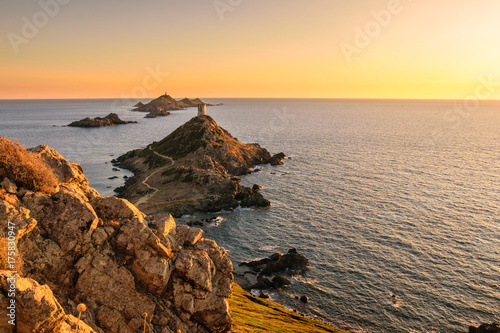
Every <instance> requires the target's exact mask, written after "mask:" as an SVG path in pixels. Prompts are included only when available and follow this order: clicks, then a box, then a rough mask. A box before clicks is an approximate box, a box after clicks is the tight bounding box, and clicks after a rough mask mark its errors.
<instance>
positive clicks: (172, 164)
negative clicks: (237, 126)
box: [114, 115, 285, 216]
mask: <svg viewBox="0 0 500 333" xmlns="http://www.w3.org/2000/svg"><path fill="white" fill-rule="evenodd" d="M284 157H285V155H284V154H283V153H280V154H276V155H274V156H272V155H271V154H270V153H269V152H268V151H267V150H266V149H264V148H262V147H260V146H259V145H258V144H255V143H254V144H244V143H241V142H239V141H238V140H237V139H235V138H234V137H233V136H231V134H229V133H228V132H227V131H226V130H225V129H223V128H221V127H220V126H219V125H217V123H216V122H215V121H214V120H213V119H212V118H211V117H210V116H207V115H201V116H197V117H195V118H193V119H191V120H190V121H188V122H187V123H185V124H184V125H182V126H181V127H179V128H178V129H176V130H175V131H174V132H173V133H171V134H170V135H168V136H167V137H166V138H164V139H163V140H161V141H159V142H155V143H152V144H150V145H149V146H147V147H146V148H144V149H139V150H134V151H130V152H128V153H126V154H125V155H122V156H120V157H119V158H118V159H117V160H116V161H114V162H115V163H117V164H118V165H119V166H120V167H122V168H125V169H129V170H131V171H132V172H134V173H135V177H133V178H131V179H129V180H127V182H126V183H125V186H124V187H122V188H119V189H117V192H119V196H120V197H123V198H126V199H128V200H130V201H131V202H132V203H134V204H135V205H136V206H137V207H139V208H140V209H142V210H144V211H146V212H155V211H168V212H170V213H171V214H173V215H174V216H180V215H183V214H188V213H192V212H213V211H219V210H221V209H233V208H236V207H238V206H242V207H251V206H257V207H267V206H269V205H270V202H269V201H268V200H267V199H265V198H264V197H263V196H262V195H261V194H260V193H259V191H258V187H255V188H248V187H245V186H242V185H241V184H240V178H239V176H241V175H245V174H248V173H249V172H250V169H251V168H252V167H254V166H256V165H260V164H267V163H270V164H273V165H278V164H281V163H282V159H283V158H284Z"/></svg>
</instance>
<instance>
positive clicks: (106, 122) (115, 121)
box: [68, 113, 137, 127]
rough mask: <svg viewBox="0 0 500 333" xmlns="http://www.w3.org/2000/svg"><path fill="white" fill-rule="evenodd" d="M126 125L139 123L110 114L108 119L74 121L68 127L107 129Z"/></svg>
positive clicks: (97, 118) (88, 118)
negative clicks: (107, 127)
mask: <svg viewBox="0 0 500 333" xmlns="http://www.w3.org/2000/svg"><path fill="white" fill-rule="evenodd" d="M125 124H137V121H123V120H121V119H120V117H118V115H117V114H116V113H110V114H108V115H107V116H106V117H104V118H101V117H96V118H93V119H92V118H90V117H87V118H84V119H81V120H78V121H74V122H72V123H71V124H69V125H68V126H71V127H106V126H114V125H125Z"/></svg>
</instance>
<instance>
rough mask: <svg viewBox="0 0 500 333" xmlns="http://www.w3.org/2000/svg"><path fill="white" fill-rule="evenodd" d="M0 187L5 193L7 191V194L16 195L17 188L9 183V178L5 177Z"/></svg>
mask: <svg viewBox="0 0 500 333" xmlns="http://www.w3.org/2000/svg"><path fill="white" fill-rule="evenodd" d="M0 185H2V187H3V188H4V190H5V191H7V193H10V194H16V193H17V186H16V184H14V183H13V182H11V181H10V179H9V178H7V177H5V178H4V179H3V181H2V183H0Z"/></svg>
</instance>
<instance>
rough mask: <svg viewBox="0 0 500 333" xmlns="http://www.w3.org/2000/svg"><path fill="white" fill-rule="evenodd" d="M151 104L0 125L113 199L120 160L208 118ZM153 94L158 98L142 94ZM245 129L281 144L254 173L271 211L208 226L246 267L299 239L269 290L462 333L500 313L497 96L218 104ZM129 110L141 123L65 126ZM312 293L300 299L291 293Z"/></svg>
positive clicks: (98, 106) (28, 114)
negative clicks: (52, 153) (292, 269)
mask: <svg viewBox="0 0 500 333" xmlns="http://www.w3.org/2000/svg"><path fill="white" fill-rule="evenodd" d="M138 101H139V100H134V101H128V100H121V99H94V100H92V99H88V100H1V101H0V135H1V136H4V137H7V138H13V139H16V140H18V141H19V142H20V143H21V144H23V145H24V146H26V147H34V146H37V145H40V144H46V145H49V146H51V147H53V148H55V149H56V150H57V151H59V152H60V153H61V154H62V155H63V156H64V157H66V158H67V159H69V160H71V161H74V162H76V163H79V164H81V165H82V167H83V169H84V171H85V175H86V176H87V177H88V179H89V181H90V184H91V186H93V187H94V188H96V189H97V190H98V191H99V193H100V194H101V195H114V194H115V193H114V189H115V188H116V187H118V186H121V185H123V183H124V177H125V176H131V175H132V174H131V173H130V172H129V171H127V170H116V169H113V168H114V167H113V165H112V163H111V160H112V159H114V158H116V157H118V156H119V155H121V154H123V153H125V152H127V151H129V150H132V149H138V148H143V147H145V146H146V145H148V144H149V143H151V142H153V141H159V140H161V139H162V138H164V137H165V136H167V135H168V134H169V133H171V132H172V131H173V130H175V129H176V128H177V127H179V126H180V125H182V124H183V123H185V122H186V121H188V120H189V119H190V118H192V117H194V116H196V113H197V110H196V109H195V108H190V109H187V110H181V111H173V112H172V115H170V116H168V117H163V118H156V119H145V118H143V117H144V113H139V112H132V111H131V107H132V105H133V104H135V103H136V102H138ZM141 101H143V102H147V101H148V100H141ZM206 101H207V102H209V103H223V105H221V106H213V107H208V110H207V112H208V114H209V115H211V116H212V117H213V118H214V119H215V120H216V121H217V123H218V124H219V125H220V126H222V127H223V128H225V129H227V130H228V131H229V132H230V133H231V134H232V135H233V136H234V137H236V138H238V140H240V141H242V142H246V143H253V142H257V143H259V144H260V145H261V146H263V147H265V148H267V149H268V150H269V151H270V152H271V153H278V152H284V153H285V154H286V155H287V156H288V158H287V159H286V160H285V164H284V165H282V166H262V171H261V172H258V173H253V174H250V175H247V176H244V177H243V180H242V182H243V184H245V185H249V186H251V185H253V184H259V185H262V186H263V188H262V190H261V193H262V194H263V195H264V196H265V197H266V198H267V199H269V200H270V201H271V202H272V206H271V207H270V208H267V209H239V208H238V209H235V210H234V211H223V212H214V213H213V214H208V215H207V214H206V215H194V216H185V217H183V218H180V219H178V223H186V222H187V221H189V220H197V219H201V218H206V217H218V219H217V223H214V224H211V225H207V226H205V227H203V229H204V231H205V237H208V238H212V239H215V240H216V241H217V243H218V244H219V245H221V246H223V247H224V248H225V249H226V250H227V251H228V253H229V255H230V257H231V259H232V261H233V264H234V266H235V267H236V266H238V264H239V263H241V262H243V261H248V260H253V259H257V258H263V257H267V256H269V255H271V254H272V253H274V252H282V253H286V252H287V251H288V249H290V248H296V249H297V250H298V251H299V252H300V253H302V254H304V255H305V256H306V257H307V258H308V259H309V262H310V269H309V270H308V271H307V272H306V273H305V274H303V275H297V276H293V277H292V287H291V288H289V289H287V290H284V291H273V292H271V297H272V299H273V300H275V301H277V302H279V303H281V304H283V305H285V306H286V307H288V308H290V309H296V310H297V311H298V312H299V313H303V314H306V315H308V316H310V317H313V318H316V319H319V320H322V321H325V322H328V323H331V324H333V325H335V326H337V327H340V328H345V329H348V330H350V331H351V332H377V333H378V332H391V333H392V332H394V333H400V332H414V333H423V332H446V333H455V332H456V333H459V332H460V333H465V332H467V331H468V326H469V325H472V324H479V323H482V322H493V321H497V322H498V321H500V287H499V285H500V283H499V281H500V278H499V277H500V215H499V213H500V101H479V102H477V103H475V104H474V105H472V104H471V103H470V101H459V100H368V99H361V100H356V99H223V98H221V99H216V98H213V99H206ZM110 112H115V113H117V114H118V115H119V116H120V118H122V119H123V120H134V121H138V124H130V125H124V126H113V127H106V128H73V127H67V126H66V125H68V124H69V123H70V122H72V121H74V120H79V119H82V118H85V117H96V116H101V117H103V116H106V115H107V114H108V113H110ZM302 295H306V296H308V297H309V298H310V302H309V303H307V304H303V303H301V302H300V301H298V300H296V298H295V296H302Z"/></svg>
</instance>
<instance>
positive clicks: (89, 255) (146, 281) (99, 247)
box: [0, 137, 343, 333]
mask: <svg viewBox="0 0 500 333" xmlns="http://www.w3.org/2000/svg"><path fill="white" fill-rule="evenodd" d="M0 245H1V246H2V248H4V249H7V247H13V248H15V250H12V251H13V254H9V258H7V254H6V251H1V252H0V304H1V305H0V316H1V318H3V319H2V320H0V332H13V331H17V332H53V333H70V332H86V333H107V332H110V333H135V332H162V333H172V332H176V333H179V332H181V333H189V332H192V333H208V332H210V333H218V332H227V331H229V330H231V332H265V331H268V330H269V329H271V330H275V329H285V330H286V331H287V332H300V331H302V330H304V329H305V330H306V331H308V332H338V333H341V332H343V331H339V330H337V329H335V328H332V327H330V326H327V325H325V324H322V323H319V322H316V321H313V320H310V319H307V318H304V317H301V316H299V315H297V314H296V313H294V312H292V311H287V310H285V309H284V308H283V307H281V306H279V305H277V304H274V303H272V302H270V301H267V300H262V299H258V298H256V297H253V296H251V295H250V294H248V293H247V292H245V291H243V290H241V288H240V287H239V286H237V285H236V284H234V283H233V282H232V281H233V274H232V271H233V265H232V263H231V261H230V260H229V257H228V255H227V253H226V251H225V250H224V249H223V248H221V247H219V246H218V245H217V244H216V243H215V242H214V241H212V240H209V239H205V238H203V231H202V230H201V229H198V228H190V227H188V226H185V225H176V223H175V220H174V219H173V218H172V216H171V215H168V214H155V215H145V214H144V213H142V212H141V211H140V210H138V209H137V208H136V207H135V206H134V205H132V204H131V203H130V202H128V201H127V200H125V199H119V198H116V197H102V196H100V195H99V193H98V192H97V191H95V190H94V189H92V188H91V187H89V184H88V180H87V178H86V177H85V176H84V175H83V171H82V168H81V167H80V165H78V164H76V163H73V162H69V161H67V160H66V159H64V157H62V156H61V155H60V154H59V153H58V152H57V151H55V150H54V149H52V148H50V147H48V146H45V145H41V146H38V147H36V148H33V149H30V150H26V149H24V148H23V147H22V146H20V145H18V144H15V143H13V142H11V141H9V140H7V139H5V138H3V137H0ZM14 294H15V303H14V304H15V310H14V311H11V310H9V309H8V306H10V304H13V302H12V300H13V298H12V297H13V296H12V295H14ZM231 296H232V297H231ZM233 312H234V315H233ZM7 320H10V321H12V323H14V324H15V327H14V326H13V325H12V324H11V323H9V322H8V321H7Z"/></svg>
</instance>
